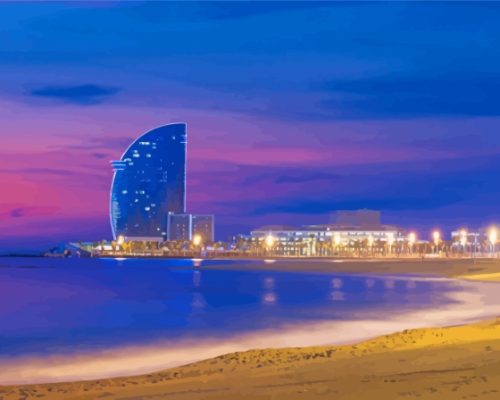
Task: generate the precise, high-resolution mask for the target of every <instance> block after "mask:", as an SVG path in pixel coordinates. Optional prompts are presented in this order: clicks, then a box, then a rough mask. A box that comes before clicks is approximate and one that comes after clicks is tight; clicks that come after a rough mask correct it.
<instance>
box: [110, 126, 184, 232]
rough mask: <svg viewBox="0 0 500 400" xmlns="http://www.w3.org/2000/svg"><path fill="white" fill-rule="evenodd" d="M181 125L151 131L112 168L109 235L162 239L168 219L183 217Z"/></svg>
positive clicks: (141, 137) (112, 163)
mask: <svg viewBox="0 0 500 400" xmlns="http://www.w3.org/2000/svg"><path fill="white" fill-rule="evenodd" d="M186 139H187V134H186V124H185V123H173V124H168V125H163V126H160V127H158V128H155V129H152V130H150V131H148V132H146V133H144V134H143V135H141V136H140V137H139V138H138V139H137V140H135V141H134V142H133V143H132V144H131V145H130V146H129V147H128V148H127V150H125V152H124V153H123V155H122V157H121V159H120V160H119V161H111V165H112V167H113V169H114V176H113V182H112V185H111V196H110V219H111V229H112V231H113V236H114V238H115V239H116V238H117V237H119V236H123V237H125V238H128V239H129V240H134V239H138V240H140V239H141V238H162V237H163V238H166V237H167V232H168V225H167V224H168V219H169V218H168V216H169V215H170V214H183V213H185V212H186V150H187V140H186Z"/></svg>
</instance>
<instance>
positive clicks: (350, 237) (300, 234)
mask: <svg viewBox="0 0 500 400" xmlns="http://www.w3.org/2000/svg"><path fill="white" fill-rule="evenodd" d="M266 238H272V240H273V243H272V247H273V248H274V249H275V250H276V251H275V252H278V253H279V254H282V255H290V256H291V255H301V256H317V255H318V256H319V255H326V253H338V252H339V251H340V249H346V248H351V249H355V248H357V247H361V245H365V246H366V247H368V248H375V247H383V246H388V247H391V246H393V245H397V244H398V243H402V242H404V241H405V240H406V236H405V234H404V230H403V229H401V228H398V227H396V226H391V225H379V226H378V227H372V228H359V227H342V226H338V225H332V224H328V225H309V226H302V227H287V226H280V227H278V226H265V227H262V228H259V229H256V230H253V231H252V232H250V239H252V240H254V241H257V242H260V243H265V241H266ZM388 251H389V252H390V249H388Z"/></svg>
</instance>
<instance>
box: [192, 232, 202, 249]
mask: <svg viewBox="0 0 500 400" xmlns="http://www.w3.org/2000/svg"><path fill="white" fill-rule="evenodd" d="M193 244H194V245H195V246H196V247H198V246H199V245H200V244H201V236H200V235H198V234H197V235H194V236H193Z"/></svg>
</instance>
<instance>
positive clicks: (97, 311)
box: [0, 258, 457, 358]
mask: <svg viewBox="0 0 500 400" xmlns="http://www.w3.org/2000/svg"><path fill="white" fill-rule="evenodd" d="M287 262H288V261H287ZM290 262H293V261H290ZM199 263H200V262H199V261H194V260H174V259H167V260H151V259H148V260H141V259H127V260H115V259H45V258H0V358H10V357H14V356H23V355H44V354H54V353H60V354H70V353H72V352H75V351H86V350H96V349H97V350H99V349H101V348H102V349H105V348H109V347H113V346H122V345H133V344H135V343H141V344H145V343H148V342H151V343H153V342H157V341H160V340H165V339H166V340H175V339H178V338H210V339H214V338H215V339H217V338H224V337H226V336H228V335H234V334H238V333H249V332H250V333H251V332H252V331H256V330H259V329H265V328H279V327H280V326H284V325H287V326H289V325H290V324H294V323H304V322H322V321H342V320H346V319H349V320H352V319H362V318H367V317H369V318H375V319H376V318H382V319H383V318H385V317H386V316H389V315H396V314H403V313H407V312H409V311H415V310H422V309H426V308H433V307H434V308H435V307H436V306H437V305H439V306H443V305H444V304H445V303H449V302H451V300H450V299H448V298H447V296H446V294H447V292H449V291H450V290H453V291H456V290H457V287H456V285H455V284H454V283H453V282H452V281H437V282H436V281H425V280H413V279H410V278H403V277H396V278H394V277H392V278H391V277H367V276H360V275H346V274H343V275H341V274H314V273H288V272H273V271H262V270H255V269H254V270H252V268H253V267H255V266H256V264H257V263H263V261H231V260H223V261H220V260H205V261H203V262H202V263H201V265H200V266H199V267H198V268H196V267H195V264H199ZM211 266H212V267H213V266H224V267H226V268H224V269H210V267H211ZM234 266H237V267H238V269H235V270H231V267H234ZM269 267H270V268H272V264H269Z"/></svg>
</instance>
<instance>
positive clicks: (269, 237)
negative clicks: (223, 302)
mask: <svg viewBox="0 0 500 400" xmlns="http://www.w3.org/2000/svg"><path fill="white" fill-rule="evenodd" d="M265 242H266V247H267V248H269V249H270V248H271V247H273V245H274V237H273V235H271V234H269V235H267V236H266V240H265Z"/></svg>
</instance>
